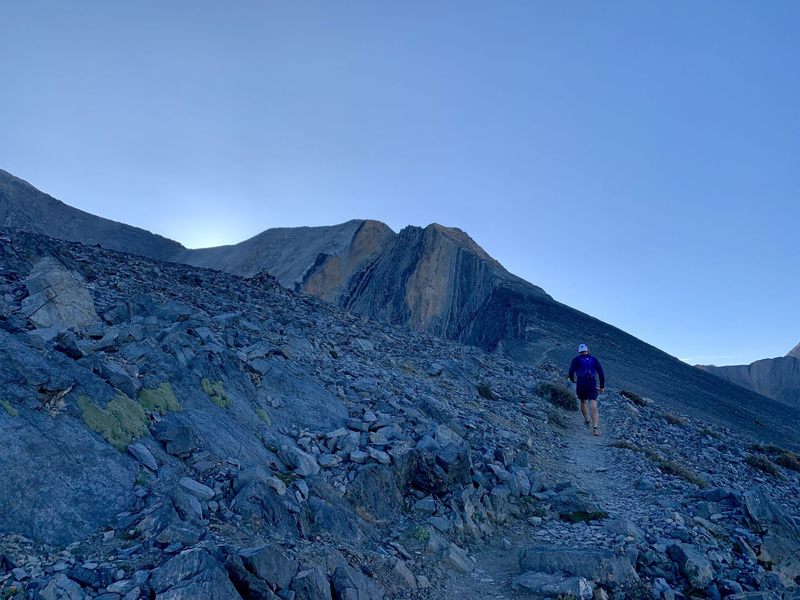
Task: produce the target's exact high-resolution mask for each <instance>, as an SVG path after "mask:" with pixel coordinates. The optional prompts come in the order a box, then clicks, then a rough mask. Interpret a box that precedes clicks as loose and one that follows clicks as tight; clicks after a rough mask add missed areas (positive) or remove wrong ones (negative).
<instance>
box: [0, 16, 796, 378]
mask: <svg viewBox="0 0 800 600" xmlns="http://www.w3.org/2000/svg"><path fill="white" fill-rule="evenodd" d="M798 24H800V3H798V2H796V1H794V0H793V1H790V2H781V1H778V0H771V1H770V2H766V3H761V2H752V1H749V0H748V1H729V0H725V1H723V0H718V1H715V2H709V1H704V0H699V1H698V0H692V1H677V0H670V1H668V2H667V1H665V2H640V1H638V0H637V1H631V2H593V1H592V2H569V1H568V2H536V1H529V0H525V1H520V2H502V1H501V2H485V1H484V2H470V1H464V0H459V1H457V2H446V1H437V2H430V1H428V0H425V1H418V2H375V1H373V0H369V1H363V2H354V1H343V2H327V1H325V2H322V1H320V2H288V1H287V2H280V3H278V2H266V1H258V2H255V1H253V2H237V3H223V2H218V1H214V2H211V1H197V0H191V1H188V0H187V1H176V0H171V1H170V2H156V1H142V0H136V1H133V0H131V1H128V2H108V1H107V0H103V1H99V0H96V1H88V0H76V1H74V2H64V1H63V0H50V1H38V0H8V1H4V2H3V3H2V4H0V81H2V82H3V83H2V85H1V86H0V121H1V123H0V168H3V169H5V170H7V171H10V172H12V173H14V174H15V175H17V176H19V177H22V178H23V179H26V180H28V181H30V182H31V183H32V184H34V185H35V186H36V187H38V188H40V189H42V190H43V191H46V192H48V193H50V194H52V195H53V196H55V197H57V198H59V199H61V200H63V201H65V202H67V203H68V204H71V205H73V206H76V207H79V208H81V209H84V210H87V211H89V212H93V213H95V214H99V215H103V216H106V217H109V218H112V219H115V220H119V221H124V222H126V223H130V224H133V225H137V226H140V227H144V228H146V229H149V230H151V231H154V232H157V233H160V234H162V235H165V236H168V237H171V238H173V239H176V240H178V241H180V242H182V243H184V244H185V245H187V246H189V247H201V246H210V245H218V244H223V243H234V242H237V241H241V240H243V239H245V238H248V237H250V236H252V235H254V234H256V233H258V232H259V231H261V230H263V229H267V228H270V227H275V226H295V225H323V224H333V223H339V222H342V221H346V220H349V219H351V218H372V219H378V220H381V221H384V222H386V223H388V224H389V225H390V226H391V227H392V228H393V229H395V230H398V229H400V228H402V227H404V226H406V225H408V224H415V225H426V224H428V223H431V222H438V223H442V224H445V225H450V226H455V227H459V228H461V229H464V230H465V231H467V232H468V233H469V234H470V235H471V236H472V237H473V238H474V239H475V240H476V241H477V242H478V243H479V244H481V245H482V246H483V247H484V248H485V249H486V250H487V251H488V252H489V253H490V254H492V255H493V256H494V257H495V258H497V259H498V260H499V261H500V262H502V263H503V264H504V265H505V266H506V267H507V268H508V269H509V270H510V271H512V272H513V273H516V274H517V275H520V276H522V277H524V278H525V279H527V280H529V281H531V282H533V283H536V284H538V285H540V286H542V287H543V288H544V289H545V290H547V291H548V292H549V293H550V294H551V295H552V296H554V297H555V298H556V299H558V300H560V301H562V302H565V303H566V304H569V305H571V306H574V307H576V308H579V309H580V310H583V311H585V312H587V313H589V314H591V315H594V316H596V317H599V318H601V319H603V320H604V321H607V322H609V323H612V324H614V325H616V326H618V327H620V328H622V329H624V330H626V331H628V332H630V333H632V334H634V335H636V336H637V337H640V338H642V339H644V340H646V341H648V342H650V343H652V344H654V345H656V346H658V347H660V348H662V349H664V350H666V351H667V352H669V353H671V354H673V355H675V356H678V357H681V358H683V359H685V360H688V361H689V362H711V363H716V364H734V363H743V362H750V361H752V360H755V359H758V358H763V357H771V356H777V355H783V354H785V353H786V352H787V351H789V350H790V349H791V348H792V347H793V346H794V345H795V344H796V343H797V342H800V319H798V316H797V315H798V309H797V303H798V299H800V277H798V269H797V266H796V261H797V257H798V252H797V249H798V242H797V235H798V228H800V207H799V204H800V197H798V196H799V194H798V191H800V35H799V34H798ZM595 350H596V351H597V353H598V355H600V356H602V348H596V349H595Z"/></svg>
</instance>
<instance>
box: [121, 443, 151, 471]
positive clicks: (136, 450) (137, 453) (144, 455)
mask: <svg viewBox="0 0 800 600" xmlns="http://www.w3.org/2000/svg"><path fill="white" fill-rule="evenodd" d="M128 452H130V453H131V455H133V457H134V458H135V459H136V460H138V461H139V462H140V463H142V464H143V465H144V466H145V467H147V468H148V469H150V470H151V471H158V462H157V461H156V457H155V456H153V453H152V452H150V449H149V448H148V447H147V446H145V445H144V444H142V443H141V442H134V443H133V444H131V445H130V446H128Z"/></svg>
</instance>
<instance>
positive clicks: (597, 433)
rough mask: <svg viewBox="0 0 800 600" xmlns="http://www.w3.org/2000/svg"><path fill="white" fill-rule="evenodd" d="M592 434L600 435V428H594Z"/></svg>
mask: <svg viewBox="0 0 800 600" xmlns="http://www.w3.org/2000/svg"><path fill="white" fill-rule="evenodd" d="M592 435H600V429H599V428H598V427H594V428H592Z"/></svg>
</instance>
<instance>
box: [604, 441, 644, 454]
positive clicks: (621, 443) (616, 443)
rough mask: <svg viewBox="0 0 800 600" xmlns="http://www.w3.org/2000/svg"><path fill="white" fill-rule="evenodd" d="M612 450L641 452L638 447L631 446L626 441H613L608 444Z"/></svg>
mask: <svg viewBox="0 0 800 600" xmlns="http://www.w3.org/2000/svg"><path fill="white" fill-rule="evenodd" d="M609 446H611V447H612V448H622V449H624V450H633V451H634V452H641V450H640V448H639V446H637V445H636V444H632V443H631V442H629V441H628V440H614V441H613V442H611V443H610V444H609Z"/></svg>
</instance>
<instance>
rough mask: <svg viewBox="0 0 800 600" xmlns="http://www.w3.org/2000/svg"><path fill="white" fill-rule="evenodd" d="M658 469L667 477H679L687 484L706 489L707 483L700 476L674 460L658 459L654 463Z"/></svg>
mask: <svg viewBox="0 0 800 600" xmlns="http://www.w3.org/2000/svg"><path fill="white" fill-rule="evenodd" d="M656 464H657V465H658V468H659V469H661V471H662V472H664V473H666V474H667V475H674V476H675V477H680V478H682V479H685V480H686V481H688V482H689V483H693V484H695V485H696V486H697V487H701V488H704V487H708V483H706V482H705V481H704V480H703V479H701V478H700V476H699V475H698V474H697V473H695V472H694V471H692V470H690V469H687V468H686V467H684V466H683V465H682V464H680V463H677V462H675V461H674V460H666V459H664V458H661V457H659V459H658V460H657V461H656Z"/></svg>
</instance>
